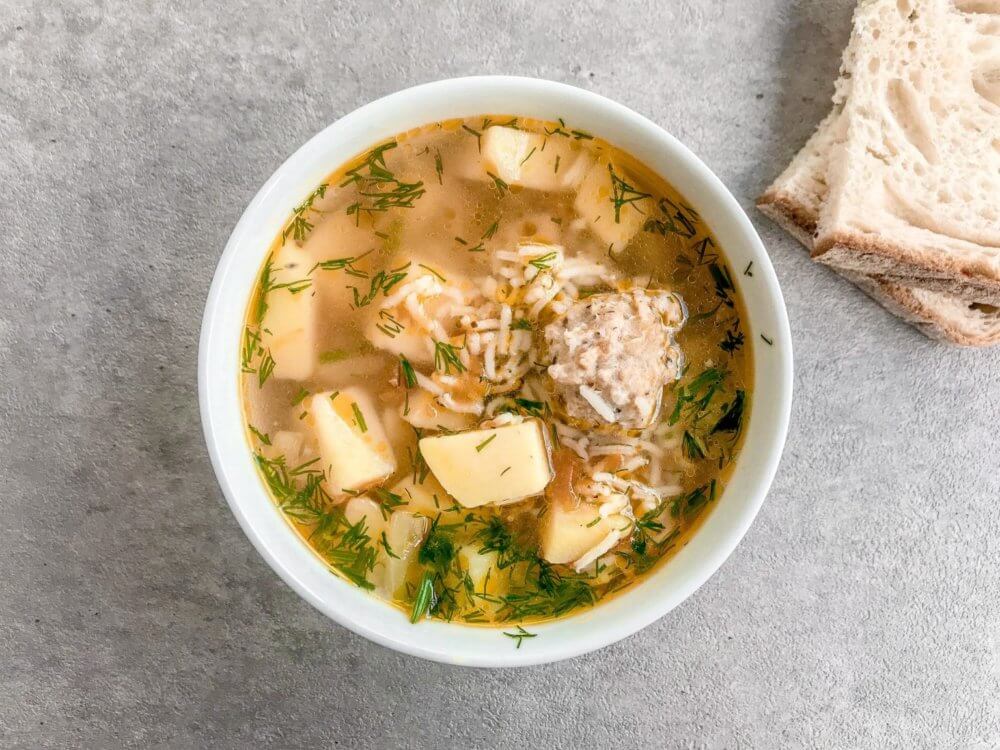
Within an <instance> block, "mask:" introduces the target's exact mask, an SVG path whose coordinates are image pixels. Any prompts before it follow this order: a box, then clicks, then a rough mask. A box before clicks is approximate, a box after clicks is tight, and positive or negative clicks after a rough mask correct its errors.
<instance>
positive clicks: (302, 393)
mask: <svg viewBox="0 0 1000 750" xmlns="http://www.w3.org/2000/svg"><path fill="white" fill-rule="evenodd" d="M308 396H309V391H307V390H306V389H305V388H299V392H298V393H297V394H296V395H295V398H293V399H292V406H298V405H299V404H301V403H302V402H303V401H305V400H306V398H307V397H308Z"/></svg>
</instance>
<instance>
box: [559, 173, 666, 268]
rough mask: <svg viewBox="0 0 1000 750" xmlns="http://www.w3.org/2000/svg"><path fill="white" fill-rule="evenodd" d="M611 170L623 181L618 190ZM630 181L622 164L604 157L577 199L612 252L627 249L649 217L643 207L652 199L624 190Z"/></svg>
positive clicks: (579, 210)
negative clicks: (616, 207)
mask: <svg viewBox="0 0 1000 750" xmlns="http://www.w3.org/2000/svg"><path fill="white" fill-rule="evenodd" d="M612 170H614V175H615V176H617V177H618V178H619V179H620V180H623V181H624V182H619V183H618V187H617V192H616V187H615V183H614V180H613V179H612ZM631 183H632V178H631V177H629V176H628V175H627V174H626V173H625V172H624V171H623V170H622V168H621V167H619V166H617V165H615V164H612V163H610V162H608V161H605V160H604V159H601V160H599V161H598V162H597V163H596V164H594V165H593V166H592V167H591V168H590V171H589V172H588V173H587V176H586V177H585V178H584V180H583V183H582V184H581V185H580V192H578V193H577V195H576V201H575V202H574V207H575V208H576V212H577V213H578V214H580V216H581V217H582V218H583V219H585V220H586V222H587V225H588V226H589V227H590V230H591V231H592V232H593V233H594V234H595V235H596V236H597V237H598V238H599V239H600V240H601V242H603V243H604V244H605V245H608V246H609V248H610V249H611V251H612V252H618V251H621V250H624V249H625V246H626V245H628V243H629V241H630V240H631V239H632V238H633V237H634V236H635V235H636V233H637V232H638V231H639V230H640V229H642V225H643V224H644V223H645V221H646V216H645V214H644V213H642V211H645V210H646V204H647V203H650V201H649V198H648V196H647V197H640V196H641V195H642V193H633V192H628V191H627V190H625V188H624V185H628V184H631ZM616 199H617V200H616ZM616 205H617V206H618V209H617V212H616V210H615V206H616ZM650 205H651V204H650ZM640 209H642V210H640Z"/></svg>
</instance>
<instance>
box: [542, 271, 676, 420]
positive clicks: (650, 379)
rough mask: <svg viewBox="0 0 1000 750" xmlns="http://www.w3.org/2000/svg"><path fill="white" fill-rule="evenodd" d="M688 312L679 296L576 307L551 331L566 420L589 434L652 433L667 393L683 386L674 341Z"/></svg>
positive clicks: (603, 298) (634, 296)
mask: <svg viewBox="0 0 1000 750" xmlns="http://www.w3.org/2000/svg"><path fill="white" fill-rule="evenodd" d="M685 318H686V309H685V306H684V302H683V300H682V299H681V298H680V297H679V296H677V295H676V294H671V293H670V292H663V291H646V290H642V289H638V290H632V291H629V292H621V293H608V294H597V295H594V296H592V297H587V298H585V299H581V300H578V301H577V302H575V303H573V305H572V306H571V307H570V309H569V310H568V311H567V313H566V315H565V316H564V317H562V318H560V319H559V320H557V321H555V322H553V323H550V324H549V325H548V326H546V328H545V342H546V346H547V349H548V354H549V357H550V361H551V362H552V364H551V365H550V366H549V368H548V374H549V377H550V378H551V379H552V382H553V384H554V386H555V390H556V393H557V395H558V396H559V397H560V398H561V399H562V402H563V406H564V408H565V410H566V415H567V416H568V417H569V418H571V419H573V420H575V421H577V422H580V423H583V424H585V425H586V426H588V427H600V426H608V425H615V426H617V427H618V428H620V429H623V430H636V429H643V428H645V427H648V426H649V425H651V424H652V423H653V421H654V420H655V419H656V416H657V413H658V411H659V408H660V401H661V397H662V395H663V387H664V386H665V385H666V384H667V383H670V382H672V381H674V380H676V379H677V377H678V375H679V372H680V366H681V365H680V362H681V352H680V349H679V348H678V347H677V345H676V343H675V342H674V335H675V334H676V333H677V331H678V330H679V329H680V327H681V326H682V325H684V321H685Z"/></svg>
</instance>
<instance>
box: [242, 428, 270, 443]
mask: <svg viewBox="0 0 1000 750" xmlns="http://www.w3.org/2000/svg"><path fill="white" fill-rule="evenodd" d="M247 428H248V429H249V430H250V432H252V433H253V434H254V437H256V438H257V440H259V441H260V443H261V445H270V444H271V436H270V435H268V434H267V433H266V432H261V431H260V430H258V429H257V428H256V427H254V426H253V425H252V424H247Z"/></svg>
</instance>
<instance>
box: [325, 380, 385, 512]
mask: <svg viewBox="0 0 1000 750" xmlns="http://www.w3.org/2000/svg"><path fill="white" fill-rule="evenodd" d="M306 411H307V416H306V422H307V425H308V426H309V427H311V428H312V429H313V430H314V431H315V434H316V440H317V442H318V443H319V453H320V457H321V459H322V466H323V469H324V470H325V471H326V479H327V482H328V483H329V485H330V490H331V491H332V492H333V493H340V492H342V491H344V490H359V489H364V488H365V487H369V486H371V485H373V484H375V483H377V482H380V481H382V480H383V479H385V478H386V477H388V476H390V475H391V474H392V473H393V472H394V471H396V459H395V457H394V456H393V453H392V447H391V446H390V445H389V441H388V439H387V438H386V434H385V429H384V428H383V427H382V421H381V420H380V419H379V416H378V409H377V408H376V406H375V404H374V403H373V402H372V400H371V398H370V397H369V396H368V394H367V393H365V392H364V391H363V390H361V389H360V388H345V389H344V390H342V391H340V392H339V393H338V392H336V391H326V392H323V393H317V394H316V395H315V396H313V397H312V398H311V399H310V400H309V406H308V408H307V410H306Z"/></svg>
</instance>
